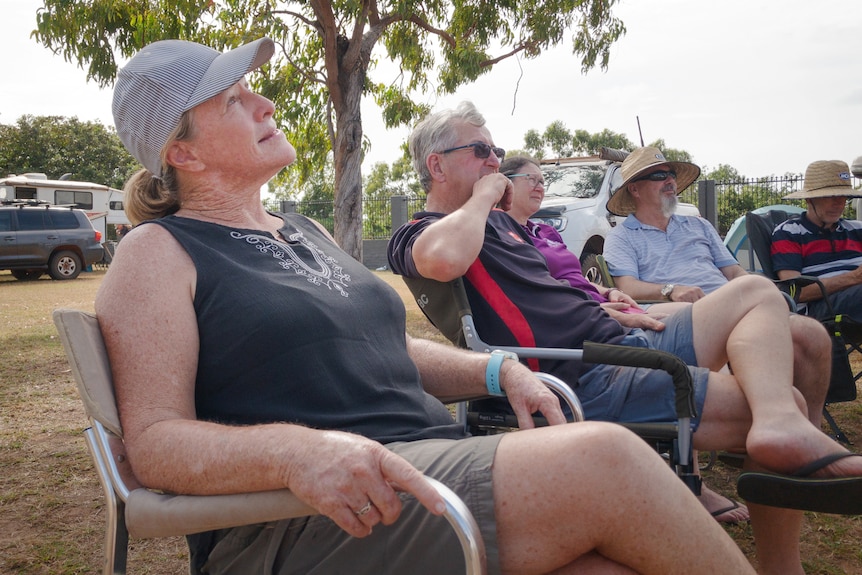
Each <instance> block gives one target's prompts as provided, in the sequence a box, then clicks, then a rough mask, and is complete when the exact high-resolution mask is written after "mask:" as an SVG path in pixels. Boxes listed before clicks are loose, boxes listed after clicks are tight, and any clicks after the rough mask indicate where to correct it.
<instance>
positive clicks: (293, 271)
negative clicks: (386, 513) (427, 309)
mask: <svg viewBox="0 0 862 575" xmlns="http://www.w3.org/2000/svg"><path fill="white" fill-rule="evenodd" d="M275 215H277V216H278V217H281V218H282V219H283V220H284V226H283V227H282V228H281V230H280V232H281V234H282V236H283V237H284V238H286V241H284V242H282V241H278V240H276V239H274V238H273V237H272V236H271V235H270V234H269V233H267V232H262V231H260V230H247V229H235V228H229V227H225V226H221V225H218V224H213V223H208V222H201V221H198V220H193V219H189V218H182V217H177V216H168V217H165V218H162V219H159V220H154V221H152V222H149V223H155V224H158V225H161V226H162V227H164V228H165V229H167V230H168V231H169V232H170V233H171V234H172V235H173V236H174V238H176V240H177V241H178V242H179V243H180V244H181V245H182V247H183V248H184V249H185V250H186V252H188V254H189V256H190V257H191V259H192V261H193V262H194V265H195V269H196V270H197V283H196V287H195V298H194V308H195V312H196V314H197V321H198V330H199V336H200V354H199V359H198V371H197V381H196V384H195V405H196V409H197V417H198V418H199V419H203V420H208V421H216V422H221V423H227V424H240V425H243V424H256V423H271V422H292V423H301V424H304V425H308V426H311V427H315V428H322V429H340V430H343V431H350V432H354V433H358V434H361V435H364V436H366V437H370V438H372V439H375V440H377V441H380V442H383V443H388V442H391V441H412V440H416V439H425V438H441V437H442V438H458V437H463V436H464V432H463V431H462V429H461V426H460V425H458V424H455V423H454V422H453V420H452V417H451V416H450V414H449V412H448V410H447V409H446V407H445V406H444V405H442V404H441V403H440V402H439V401H437V400H436V399H434V398H433V397H431V396H430V395H428V394H426V393H425V392H424V391H423V390H422V387H421V384H420V381H419V373H418V370H417V369H416V366H415V365H414V364H413V362H412V361H411V359H410V357H409V356H408V354H407V350H406V346H405V336H404V333H405V310H404V305H403V303H402V301H401V300H400V298H399V296H398V294H397V293H395V291H394V290H392V289H391V288H390V287H389V286H388V285H386V283H385V282H383V281H382V280H380V279H379V278H377V277H376V276H375V275H374V274H373V273H371V272H370V271H369V270H367V269H366V268H365V267H364V266H363V265H362V264H361V263H359V262H357V261H356V260H355V259H353V258H352V257H351V256H350V255H348V254H347V253H346V252H344V251H342V250H341V249H340V248H338V246H336V245H335V244H334V243H333V242H332V241H331V240H330V239H329V238H327V237H326V236H325V235H324V234H322V233H321V232H320V230H318V228H317V227H316V226H315V225H314V224H313V223H312V222H311V221H310V220H308V219H306V218H305V217H303V216H300V215H297V214H275Z"/></svg>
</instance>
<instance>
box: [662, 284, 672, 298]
mask: <svg viewBox="0 0 862 575" xmlns="http://www.w3.org/2000/svg"><path fill="white" fill-rule="evenodd" d="M674 287H675V286H674V285H673V284H664V287H662V288H661V297H663V298H664V299H666V300H668V301H670V294H672V293H673V288H674Z"/></svg>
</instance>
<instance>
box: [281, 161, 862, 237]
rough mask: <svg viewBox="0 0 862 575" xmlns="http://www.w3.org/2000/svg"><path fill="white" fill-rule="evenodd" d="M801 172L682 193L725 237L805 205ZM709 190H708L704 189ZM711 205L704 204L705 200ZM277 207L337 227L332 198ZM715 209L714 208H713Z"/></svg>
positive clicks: (374, 203) (371, 211) (375, 228)
mask: <svg viewBox="0 0 862 575" xmlns="http://www.w3.org/2000/svg"><path fill="white" fill-rule="evenodd" d="M802 184H803V177H802V175H801V174H796V175H792V174H791V175H787V176H781V177H767V178H752V179H747V180H737V181H726V182H716V181H712V180H701V181H700V182H697V183H695V184H692V185H691V186H689V187H688V188H687V189H686V190H685V191H683V192H682V193H681V194H680V201H683V202H689V203H692V204H694V205H696V206H698V208H699V209H700V212H701V214H703V215H704V216H705V217H707V218H708V219H709V220H710V221H711V222H712V223H713V224H714V225H715V226H716V229H717V230H718V233H719V235H721V236H722V237H724V236H725V234H727V231H728V230H729V229H730V227H731V226H732V225H733V222H734V221H736V219H737V218H738V217H740V216H742V215H745V214H746V213H747V212H749V211H751V210H753V209H755V208H759V207H762V206H769V205H773V204H789V205H798V206H800V207H805V202H804V201H803V200H783V199H782V198H783V197H784V196H786V195H787V194H789V193H792V192H795V191H799V190H801V189H802ZM853 184H854V186H853V187H854V188H855V189H859V187H860V185H862V181H860V180H859V179H857V178H854V179H853ZM704 190H706V193H704ZM704 202H705V203H706V204H707V205H701V204H703V203H704ZM264 203H265V205H266V207H267V208H268V209H271V210H273V211H292V212H297V213H300V214H303V215H306V216H309V217H311V218H314V219H315V220H317V221H319V222H320V223H321V224H323V225H324V226H325V227H326V229H328V230H329V231H330V232H332V231H333V222H334V218H333V202H332V201H318V200H315V201H307V202H304V201H293V200H290V201H278V200H274V201H269V202H264ZM424 208H425V198H408V199H407V214H408V217H412V215H413V214H414V213H416V212H419V211H422V210H423V209H424ZM713 211H714V212H713ZM844 216H845V217H847V218H856V212H855V210H854V209H852V208H851V207H850V206H848V208H847V210H846V211H845V213H844ZM392 232H393V230H392V204H391V200H390V198H384V199H366V200H363V202H362V238H363V239H366V240H385V239H388V238H389V237H390V236H391V235H392Z"/></svg>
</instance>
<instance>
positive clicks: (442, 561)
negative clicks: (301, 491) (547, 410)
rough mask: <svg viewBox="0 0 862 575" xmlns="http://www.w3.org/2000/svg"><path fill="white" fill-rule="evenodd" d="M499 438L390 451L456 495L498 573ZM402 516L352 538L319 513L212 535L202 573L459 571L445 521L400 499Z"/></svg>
mask: <svg viewBox="0 0 862 575" xmlns="http://www.w3.org/2000/svg"><path fill="white" fill-rule="evenodd" d="M502 437H503V435H491V436H483V437H471V438H468V439H461V440H447V439H436V440H435V439H432V440H425V441H414V442H409V443H393V444H389V445H387V447H388V448H389V449H391V450H392V451H393V452H395V453H397V454H399V455H401V456H402V457H404V458H405V459H407V460H408V461H410V462H411V463H413V465H415V466H416V467H417V468H418V469H420V470H421V471H423V472H424V473H425V474H426V475H429V476H431V477H434V478H436V479H438V480H439V481H441V482H443V483H444V484H446V485H447V486H448V487H449V488H450V489H452V490H453V491H454V492H455V493H457V494H458V495H459V496H460V497H461V499H463V500H464V502H465V503H466V504H467V506H468V507H469V508H470V511H471V512H472V513H473V516H474V517H475V519H476V522H477V523H478V524H479V527H480V529H481V531H482V536H483V538H484V541H485V550H486V552H487V557H488V573H489V574H493V573H499V572H500V565H499V553H498V548H497V528H496V522H495V520H494V494H493V490H492V486H491V467H492V464H493V461H494V454H495V453H496V450H497V444H498V443H499V441H500V439H501V438H502ZM401 500H402V503H403V511H402V513H401V516H400V517H399V518H398V521H396V522H395V524H393V525H390V526H385V525H377V526H376V527H374V531H373V533H372V534H371V535H369V536H368V537H364V538H361V539H357V538H354V537H351V536H350V535H348V534H347V533H345V532H344V531H343V530H342V529H341V528H339V527H338V526H337V525H335V523H333V522H332V521H331V520H330V519H328V518H327V517H325V516H322V515H317V516H312V517H303V518H299V519H291V520H285V521H278V522H273V523H264V524H258V525H249V526H245V527H237V528H234V529H224V530H221V531H217V532H213V533H212V537H213V542H212V551H211V552H210V553H209V558H208V560H207V562H206V564H205V565H204V566H203V569H202V570H201V572H202V573H207V574H213V575H215V574H218V575H228V574H236V575H248V574H264V573H266V574H270V573H272V574H274V575H288V574H290V575H336V574H344V575H348V574H349V575H372V574H373V575H385V574H392V575H402V574H405V573H410V574H411V575H424V574H427V575H432V574H433V575H440V574H443V573H446V574H449V573H464V571H465V567H464V559H463V557H464V555H463V553H462V551H461V545H460V543H459V542H458V538H457V536H456V535H455V533H454V531H453V530H452V527H451V526H450V525H449V522H448V521H447V520H446V519H445V518H444V517H439V516H436V515H432V514H430V513H429V512H428V511H427V510H426V509H425V508H424V507H422V506H421V505H420V504H419V503H417V501H416V499H415V498H414V497H412V496H409V495H402V496H401Z"/></svg>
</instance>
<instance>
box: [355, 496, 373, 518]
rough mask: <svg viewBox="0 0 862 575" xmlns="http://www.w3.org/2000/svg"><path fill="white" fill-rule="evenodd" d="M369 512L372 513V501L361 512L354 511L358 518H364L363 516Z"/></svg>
mask: <svg viewBox="0 0 862 575" xmlns="http://www.w3.org/2000/svg"><path fill="white" fill-rule="evenodd" d="M369 511H371V501H370V500H369V501H368V503H366V504H365V505H363V506H362V508H361V509H360V510H359V511H354V512H353V513H355V514H356V516H357V517H362V516H363V515H365V514H366V513H368V512H369Z"/></svg>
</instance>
